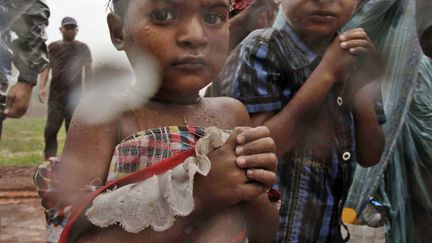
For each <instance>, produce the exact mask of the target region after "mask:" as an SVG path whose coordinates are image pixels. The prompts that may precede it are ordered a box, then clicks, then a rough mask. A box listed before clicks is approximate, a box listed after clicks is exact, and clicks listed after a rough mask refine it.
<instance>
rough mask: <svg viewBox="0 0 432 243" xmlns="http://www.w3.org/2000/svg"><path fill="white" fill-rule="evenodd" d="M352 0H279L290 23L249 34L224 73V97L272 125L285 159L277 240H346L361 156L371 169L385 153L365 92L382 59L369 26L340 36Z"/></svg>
mask: <svg viewBox="0 0 432 243" xmlns="http://www.w3.org/2000/svg"><path fill="white" fill-rule="evenodd" d="M356 4H357V3H356V1H355V0H334V1H314V0H283V1H282V8H283V11H284V17H285V20H286V21H285V22H284V24H283V25H282V26H281V27H280V28H270V29H264V30H257V31H255V32H253V33H251V34H250V35H249V36H248V37H247V38H246V39H245V40H244V41H243V42H242V43H241V44H240V45H239V46H238V47H237V48H236V49H235V50H234V51H233V52H232V53H231V55H230V57H229V58H228V62H227V63H226V66H225V67H224V70H223V71H222V73H221V78H220V79H219V80H221V83H222V84H221V87H222V91H223V95H227V96H231V97H234V98H237V99H239V100H240V101H242V102H243V103H244V104H245V105H246V107H247V109H248V111H249V113H250V114H251V118H252V122H253V124H254V125H265V126H267V127H268V128H269V129H270V133H271V136H272V137H273V139H274V140H275V142H276V145H277V146H276V149H277V154H278V156H281V157H282V158H283V160H284V161H283V162H281V163H280V167H279V169H278V171H279V174H278V176H279V178H280V182H279V186H280V190H281V194H282V205H281V209H280V224H279V231H278V236H277V242H337V241H339V240H341V235H340V225H341V219H340V216H341V210H342V207H343V204H344V200H345V198H346V196H347V193H348V189H349V187H350V184H351V181H352V178H353V172H354V166H355V162H358V163H359V164H360V165H362V166H371V165H374V164H376V163H377V162H378V161H379V159H380V155H381V153H382V149H383V146H384V136H383V132H382V130H381V128H380V126H379V124H378V122H377V117H376V114H375V111H374V106H373V102H372V99H371V97H369V96H370V95H369V93H368V92H367V90H366V89H361V88H362V87H363V86H365V85H366V84H368V83H369V82H371V81H372V80H375V79H376V78H378V77H379V75H380V71H381V70H380V68H382V65H381V61H380V60H381V58H380V56H379V55H378V53H377V51H376V50H375V46H374V44H373V43H372V42H371V40H369V38H368V36H367V34H366V33H365V31H364V30H362V29H353V30H351V31H348V32H347V33H343V34H341V35H337V34H338V33H337V31H338V30H339V29H340V28H341V27H342V26H343V25H344V23H346V22H347V21H348V20H349V19H350V17H351V14H352V13H353V11H354V9H355V7H356ZM355 69H357V70H356V71H355V72H354V70H355Z"/></svg>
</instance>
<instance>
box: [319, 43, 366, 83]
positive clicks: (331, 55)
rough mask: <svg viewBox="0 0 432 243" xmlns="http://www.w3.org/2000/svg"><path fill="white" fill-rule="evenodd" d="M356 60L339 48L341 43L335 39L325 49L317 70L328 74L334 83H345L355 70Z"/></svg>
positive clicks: (346, 51)
mask: <svg viewBox="0 0 432 243" xmlns="http://www.w3.org/2000/svg"><path fill="white" fill-rule="evenodd" d="M357 65H358V58H356V57H355V56H354V55H352V54H350V52H349V51H348V50H345V49H343V48H341V41H340V40H339V38H335V39H334V40H333V42H332V44H331V45H330V46H329V47H328V48H327V50H326V51H325V53H324V56H323V58H322V60H321V62H320V64H319V68H320V69H321V70H323V71H324V72H325V73H327V74H329V75H330V76H331V77H332V79H334V81H336V82H344V81H346V80H347V79H348V78H349V77H350V76H351V74H352V73H353V72H354V70H356V68H357Z"/></svg>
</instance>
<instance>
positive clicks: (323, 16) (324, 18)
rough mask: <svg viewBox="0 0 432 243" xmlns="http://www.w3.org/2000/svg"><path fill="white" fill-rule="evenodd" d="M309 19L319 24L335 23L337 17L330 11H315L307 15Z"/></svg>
mask: <svg viewBox="0 0 432 243" xmlns="http://www.w3.org/2000/svg"><path fill="white" fill-rule="evenodd" d="M307 18H308V19H309V20H310V21H313V22H318V23H327V22H332V21H334V20H335V19H336V18H337V16H336V14H334V13H333V12H330V11H314V12H311V13H309V14H308V15H307Z"/></svg>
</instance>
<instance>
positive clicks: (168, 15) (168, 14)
mask: <svg viewBox="0 0 432 243" xmlns="http://www.w3.org/2000/svg"><path fill="white" fill-rule="evenodd" d="M151 17H152V18H153V19H155V20H157V21H170V20H172V19H174V13H173V11H172V10H170V9H162V10H154V11H152V13H151Z"/></svg>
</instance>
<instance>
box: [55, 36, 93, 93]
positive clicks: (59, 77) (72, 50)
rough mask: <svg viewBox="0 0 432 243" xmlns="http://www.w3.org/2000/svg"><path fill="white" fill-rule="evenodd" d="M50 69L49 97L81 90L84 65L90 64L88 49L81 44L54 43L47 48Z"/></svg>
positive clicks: (77, 42) (75, 42)
mask: <svg viewBox="0 0 432 243" xmlns="http://www.w3.org/2000/svg"><path fill="white" fill-rule="evenodd" d="M48 53H49V61H50V65H51V69H52V80H51V86H50V96H52V95H56V96H57V95H59V96H63V95H66V94H68V93H69V92H71V91H73V90H75V89H77V88H81V83H82V74H83V68H84V65H85V64H88V63H91V62H92V57H91V53H90V49H89V48H88V46H87V45H86V44H84V43H82V42H79V41H74V42H72V43H65V42H63V41H61V40H60V41H56V42H53V43H51V44H50V45H49V46H48Z"/></svg>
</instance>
